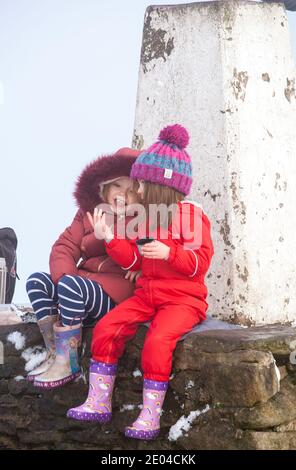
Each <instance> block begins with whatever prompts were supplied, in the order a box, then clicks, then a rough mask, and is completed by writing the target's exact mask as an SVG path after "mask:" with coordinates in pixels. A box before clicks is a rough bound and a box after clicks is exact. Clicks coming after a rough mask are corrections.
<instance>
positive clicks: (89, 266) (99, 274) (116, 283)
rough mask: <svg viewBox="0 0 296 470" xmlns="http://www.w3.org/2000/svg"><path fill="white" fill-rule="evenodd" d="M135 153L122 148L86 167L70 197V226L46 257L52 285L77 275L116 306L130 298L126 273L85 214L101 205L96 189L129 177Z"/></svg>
mask: <svg viewBox="0 0 296 470" xmlns="http://www.w3.org/2000/svg"><path fill="white" fill-rule="evenodd" d="M139 153H140V152H139V151H137V150H133V149H129V148H123V149H120V150H118V151H117V152H116V153H115V154H114V155H109V156H104V157H100V158H98V159H96V160H95V161H94V162H92V163H91V164H89V165H88V166H87V167H86V168H85V169H84V171H83V172H82V173H81V175H80V176H79V178H78V181H77V183H76V189H75V192H74V197H75V199H76V202H77V204H78V206H79V210H78V212H77V213H76V215H75V217H74V219H73V221H72V223H71V225H70V226H69V227H67V228H66V230H65V231H64V232H63V233H62V234H61V235H60V236H59V238H58V240H57V241H56V242H55V243H54V245H53V247H52V250H51V254H50V260H49V265H50V273H51V276H52V280H53V282H54V283H57V282H58V281H59V279H60V278H61V277H62V276H63V275H65V274H72V275H79V276H82V277H85V278H88V279H91V280H93V281H95V282H98V283H99V284H100V285H101V286H102V288H103V289H104V290H105V292H107V294H108V295H110V297H111V298H112V299H113V300H114V302H116V303H119V302H122V301H123V300H125V299H127V298H128V297H130V296H131V295H132V294H133V291H134V283H131V282H130V281H129V280H126V279H125V275H126V272H127V271H126V270H124V269H123V268H121V267H120V266H118V265H117V264H116V263H115V262H114V261H113V260H112V258H110V257H109V256H108V255H107V253H106V249H105V244H104V241H102V240H97V239H96V238H95V236H94V232H93V228H92V226H91V224H90V222H89V220H88V217H87V215H86V212H88V211H89V212H90V213H91V214H92V213H93V210H94V208H95V207H96V205H98V204H99V203H101V202H102V200H101V198H100V196H99V185H100V183H102V182H104V181H108V180H111V179H113V178H114V179H115V178H118V177H120V176H129V175H130V170H131V166H132V164H133V163H134V161H135V159H136V158H137V156H138V155H139Z"/></svg>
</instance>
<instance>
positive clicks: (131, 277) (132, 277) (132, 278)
mask: <svg viewBox="0 0 296 470" xmlns="http://www.w3.org/2000/svg"><path fill="white" fill-rule="evenodd" d="M141 274H142V271H128V272H127V273H126V275H125V279H129V280H130V282H136V281H137V280H138V277H140V276H141Z"/></svg>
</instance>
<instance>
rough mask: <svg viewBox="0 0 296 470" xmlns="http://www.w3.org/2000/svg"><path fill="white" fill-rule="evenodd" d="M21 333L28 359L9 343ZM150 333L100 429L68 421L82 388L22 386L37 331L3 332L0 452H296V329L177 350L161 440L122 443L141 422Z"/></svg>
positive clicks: (213, 338)
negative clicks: (186, 420)
mask: <svg viewBox="0 0 296 470" xmlns="http://www.w3.org/2000/svg"><path fill="white" fill-rule="evenodd" d="M12 331H19V332H20V333H21V334H22V335H23V336H25V338H26V341H25V345H24V346H23V347H22V348H21V349H20V350H17V349H16V348H15V346H14V345H13V344H12V343H10V342H8V341H7V336H8V335H9V333H11V332H12ZM146 331H147V330H146V328H145V327H144V326H143V327H141V328H140V329H139V331H138V334H137V335H136V337H135V338H134V339H133V340H132V341H131V342H130V343H129V345H128V347H127V349H126V352H125V354H124V356H123V357H122V359H121V361H120V367H119V373H118V377H117V382H116V389H115V394H114V419H113V421H112V423H111V424H109V425H104V426H100V425H98V424H96V423H79V422H75V421H73V420H69V419H67V418H66V411H67V409H68V408H70V407H72V406H76V405H78V404H80V403H81V402H82V401H83V400H84V398H85V397H86V394H87V389H88V387H87V384H86V383H84V381H83V379H81V380H79V381H78V382H76V383H73V384H68V385H66V386H65V387H64V388H61V389H59V390H55V391H43V390H40V389H36V388H34V386H33V385H32V384H31V383H28V382H27V381H25V380H19V378H20V377H19V376H24V375H25V370H24V367H25V365H26V362H25V360H24V359H23V358H22V356H21V354H22V353H23V351H24V350H26V349H27V348H30V347H34V346H36V345H38V344H40V343H41V337H40V335H39V332H38V329H37V326H36V325H35V324H20V325H15V326H1V327H0V340H1V341H2V342H3V344H4V360H5V362H4V364H3V365H0V449H110V450H116V449H119V450H121V449H146V450H149V449H150V450H151V449H152V450H158V449H190V450H193V449H196V450H198V449H296V406H295V403H296V366H294V365H293V364H291V362H290V353H291V351H292V350H293V349H295V348H293V341H295V340H296V330H295V328H291V327H285V326H266V327H264V328H261V327H253V328H248V329H242V330H230V331H221V330H220V331H218V330H216V331H209V332H203V333H199V334H192V335H190V336H189V337H187V338H186V340H184V341H183V342H180V343H179V344H178V346H177V349H176V351H175V359H174V368H173V374H172V378H171V382H170V388H169V391H168V394H167V397H166V401H165V408H164V414H163V416H162V422H161V425H162V429H161V435H160V437H159V439H158V440H157V441H155V442H152V443H149V442H141V441H134V440H129V439H126V438H125V437H123V435H122V431H123V429H124V426H125V425H127V424H130V423H131V422H132V421H133V420H134V419H135V417H136V416H137V414H138V412H139V409H138V405H139V404H140V403H141V395H142V377H141V376H140V374H139V372H136V373H135V371H137V370H138V369H139V365H140V351H141V348H142V344H143V340H144V337H145V334H146ZM90 338H91V330H85V331H84V347H83V349H84V355H83V359H82V364H83V368H84V370H85V371H87V364H88V362H89V344H90ZM275 361H276V362H275ZM279 374H280V380H279ZM16 377H17V380H16ZM128 405H129V406H128ZM197 410H200V411H201V410H203V413H201V414H200V415H199V416H197V417H196V419H195V420H193V422H192V423H191V428H190V429H189V430H188V431H186V432H185V431H184V432H183V435H181V436H180V437H179V438H178V439H177V440H176V441H171V440H169V438H168V437H169V432H170V429H171V427H172V426H173V425H174V424H175V423H176V422H177V421H178V420H179V419H180V418H181V416H182V415H184V416H186V417H188V416H189V415H190V413H191V412H192V411H197ZM197 414H198V413H196V415H197Z"/></svg>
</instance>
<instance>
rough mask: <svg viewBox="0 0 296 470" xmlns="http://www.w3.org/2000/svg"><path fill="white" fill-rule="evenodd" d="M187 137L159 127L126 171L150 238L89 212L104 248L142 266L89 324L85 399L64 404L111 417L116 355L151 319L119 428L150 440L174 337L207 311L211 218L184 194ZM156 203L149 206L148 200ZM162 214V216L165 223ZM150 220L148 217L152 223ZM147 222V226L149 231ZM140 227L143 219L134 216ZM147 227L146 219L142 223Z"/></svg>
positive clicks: (88, 415) (188, 173) (75, 413)
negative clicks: (140, 381) (135, 390)
mask: <svg viewBox="0 0 296 470" xmlns="http://www.w3.org/2000/svg"><path fill="white" fill-rule="evenodd" d="M188 141H189V136H188V133H187V131H186V129H184V128H183V127H182V126H180V125H178V124H176V125H174V126H168V127H167V128H165V129H163V130H162V131H161V133H160V135H159V140H158V141H157V142H156V143H155V144H154V145H152V146H151V147H150V148H149V149H148V150H147V151H144V152H142V153H141V154H140V155H139V157H138V158H137V160H136V162H135V163H134V164H133V167H132V171H131V177H132V178H134V179H137V180H138V181H139V185H140V186H139V189H138V193H139V194H140V195H141V197H142V201H143V205H144V207H145V208H146V215H147V211H148V212H149V217H148V219H149V222H148V227H149V235H150V236H151V235H152V237H153V238H154V241H153V242H150V243H145V244H144V245H143V246H142V247H141V248H140V251H139V249H138V246H139V245H140V242H141V241H143V240H137V242H138V243H136V242H135V240H132V239H131V238H130V239H125V240H123V239H119V238H118V237H117V236H116V234H114V233H113V231H112V229H111V227H110V226H109V225H108V222H107V221H106V220H105V216H104V214H102V213H101V212H99V213H95V215H94V225H95V234H97V236H101V235H102V234H105V245H106V250H107V252H108V254H109V255H110V257H111V258H113V259H114V260H115V261H116V262H117V263H118V264H119V265H120V266H122V267H123V268H126V269H127V268H128V269H133V270H139V269H141V270H142V274H141V276H140V277H139V278H138V280H137V284H136V290H135V293H134V296H133V297H131V298H130V299H127V300H126V301H125V302H123V303H122V304H120V305H119V306H117V307H115V308H114V309H113V310H112V311H111V312H110V313H109V314H108V315H107V316H106V317H105V318H103V319H102V320H100V321H99V322H98V324H97V325H96V327H95V329H94V334H93V341H92V362H91V367H90V379H89V381H90V388H89V395H88V398H87V400H86V402H85V403H84V404H83V405H81V406H79V407H77V408H72V409H70V410H69V411H68V416H69V417H71V418H74V419H77V420H96V421H98V422H101V423H104V422H108V421H110V419H111V416H112V415H111V397H112V390H113V386H114V380H115V374H116V369H117V363H118V359H119V358H120V357H121V355H122V354H123V351H124V347H125V343H126V342H127V341H128V340H130V339H131V338H132V337H133V336H134V335H135V333H136V331H137V328H138V326H139V324H140V323H144V322H147V321H150V322H151V324H150V327H149V330H148V333H147V336H146V339H145V344H144V348H143V352H142V369H143V372H144V391H143V408H142V411H141V413H140V416H139V417H138V419H137V420H136V421H135V422H134V423H133V424H132V425H131V426H129V427H127V428H126V430H125V435H126V436H127V437H132V438H136V439H154V438H155V437H156V436H157V435H158V433H159V428H160V426H159V419H160V415H161V409H162V404H163V401H164V397H165V394H166V390H167V387H168V382H169V377H170V374H171V368H172V355H173V351H174V349H175V347H176V344H177V342H178V340H179V339H180V338H181V337H182V336H183V335H184V334H185V333H187V332H189V331H190V330H191V329H192V328H193V327H194V326H195V325H196V324H198V323H199V322H200V321H203V320H204V319H205V317H206V310H207V306H208V305H207V302H206V297H207V288H206V285H205V276H206V273H207V270H208V269H209V266H210V262H211V258H212V256H213V244H212V240H211V234H210V222H209V220H208V218H207V216H206V215H205V213H204V212H203V210H202V208H201V206H199V205H198V204H196V203H194V202H192V201H189V200H186V199H185V196H186V195H188V193H189V191H190V187H191V183H192V168H191V159H190V156H189V155H188V153H187V152H186V150H185V147H186V145H187V143H188ZM153 204H155V205H158V207H159V205H160V204H162V205H163V206H164V207H165V208H170V207H171V205H172V204H173V205H174V207H175V210H173V211H172V212H171V213H169V214H167V217H166V218H167V220H168V223H167V224H164V225H163V224H162V220H159V218H158V217H156V218H155V219H154V221H153V220H152V221H151V208H152V205H153ZM154 208H155V206H154ZM167 220H166V222H167ZM151 222H152V223H151ZM151 225H152V227H153V228H152V232H151ZM139 227H141V224H140V223H139ZM143 227H145V228H146V224H144V225H143Z"/></svg>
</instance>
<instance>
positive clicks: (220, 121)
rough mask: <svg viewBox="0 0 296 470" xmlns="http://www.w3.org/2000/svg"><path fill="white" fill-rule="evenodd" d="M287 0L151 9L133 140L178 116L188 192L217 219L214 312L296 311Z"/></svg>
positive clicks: (294, 100)
mask: <svg viewBox="0 0 296 470" xmlns="http://www.w3.org/2000/svg"><path fill="white" fill-rule="evenodd" d="M295 75H296V74H295V64H294V61H293V59H292V52H291V44H290V32H289V27H288V22H287V16H286V12H285V9H284V7H283V5H282V4H281V3H255V2H252V1H243V0H242V1H232V0H230V1H218V2H207V3H188V4H182V5H171V6H167V5H166V6H152V7H149V8H148V9H147V11H146V15H145V23H144V31H143V44H142V51H141V63H140V71H139V84H138V96H137V107H136V118H135V130H134V138H133V145H134V147H137V148H144V147H145V146H148V145H149V144H151V143H152V142H154V141H155V138H156V137H157V134H158V131H159V130H160V129H161V128H162V127H163V126H164V125H168V124H172V123H175V122H177V123H180V124H183V125H184V126H185V127H186V128H187V129H188V130H189V133H190V135H191V141H190V144H189V147H188V151H189V153H190V154H191V155H192V158H193V165H194V183H193V188H192V192H191V196H190V197H191V198H193V199H195V200H197V201H199V202H201V203H202V205H203V207H204V210H205V211H206V213H207V214H208V216H209V218H210V220H211V222H212V230H213V240H214V245H215V257H214V259H213V263H212V266H211V270H210V273H209V276H208V279H207V285H208V289H209V297H208V300H209V311H208V312H209V313H210V314H212V315H214V316H216V315H217V316H218V317H220V318H224V319H232V320H234V321H235V322H239V323H242V324H246V325H251V324H270V323H277V322H280V323H285V322H288V321H293V320H295V318H296V91H295V89H296V80H295Z"/></svg>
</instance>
